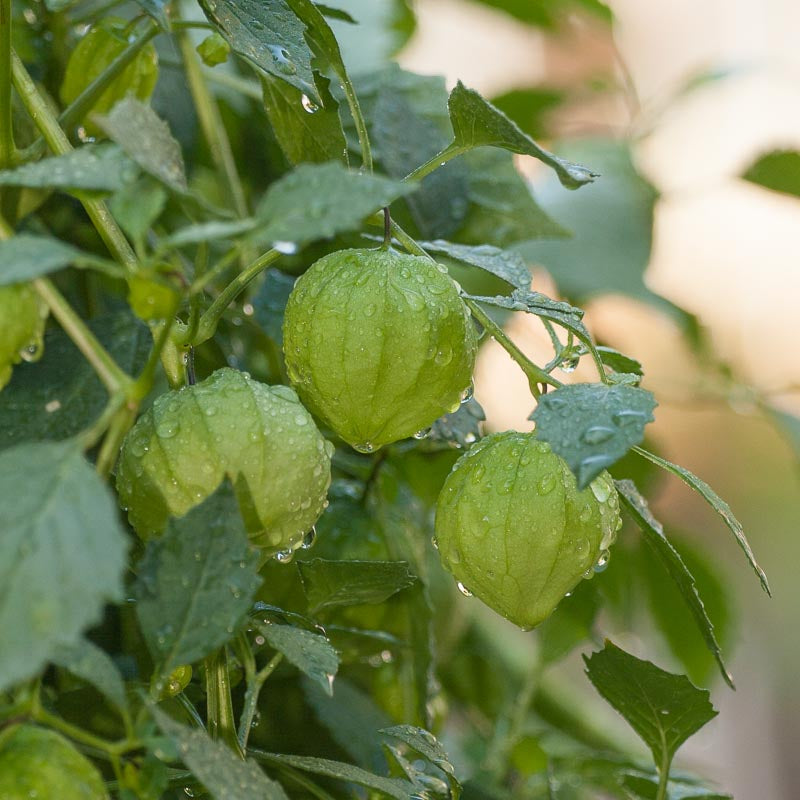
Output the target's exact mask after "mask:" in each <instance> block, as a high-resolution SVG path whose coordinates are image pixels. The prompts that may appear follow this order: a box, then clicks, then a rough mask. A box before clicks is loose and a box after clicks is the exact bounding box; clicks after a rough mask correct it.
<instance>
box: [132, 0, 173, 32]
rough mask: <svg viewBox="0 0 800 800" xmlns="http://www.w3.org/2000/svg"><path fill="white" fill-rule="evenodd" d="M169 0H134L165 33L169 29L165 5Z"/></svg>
mask: <svg viewBox="0 0 800 800" xmlns="http://www.w3.org/2000/svg"><path fill="white" fill-rule="evenodd" d="M168 2H169V0H136V3H137V4H138V5H140V6H141V7H142V8H143V9H144V10H145V11H146V12H147V13H148V14H149V15H150V16H151V17H152V18H153V19H154V20H155V21H156V22H157V23H158V24H159V25H160V26H161V27H162V28H163V29H164V30H165V31H168V30H169V29H170V24H169V17H168V16H167V9H166V6H167V3H168Z"/></svg>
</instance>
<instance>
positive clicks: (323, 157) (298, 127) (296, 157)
mask: <svg viewBox="0 0 800 800" xmlns="http://www.w3.org/2000/svg"><path fill="white" fill-rule="evenodd" d="M318 83H320V85H321V86H322V85H324V81H323V79H322V78H319V79H318ZM261 87H262V89H263V93H264V108H265V110H266V112H267V116H268V117H269V121H270V124H271V125H272V130H273V131H274V133H275V138H276V139H277V140H278V144H280V146H281V149H282V150H283V152H284V154H285V155H286V158H287V159H288V160H289V162H290V163H292V164H301V163H303V162H306V161H311V162H314V163H322V162H325V161H335V160H341V159H342V158H343V156H344V155H345V153H346V150H347V142H346V141H345V138H344V132H343V131H342V122H341V120H340V118H339V107H338V103H337V102H336V100H334V98H333V97H332V96H331V95H330V93H329V92H327V91H326V92H321V93H322V94H324V95H325V97H324V105H318V104H317V103H312V102H311V101H310V100H309V99H308V97H307V96H304V94H303V92H301V91H300V90H299V89H297V88H296V87H294V86H292V85H290V84H288V83H286V82H285V81H281V80H278V79H277V78H274V77H272V76H271V75H263V76H262V77H261Z"/></svg>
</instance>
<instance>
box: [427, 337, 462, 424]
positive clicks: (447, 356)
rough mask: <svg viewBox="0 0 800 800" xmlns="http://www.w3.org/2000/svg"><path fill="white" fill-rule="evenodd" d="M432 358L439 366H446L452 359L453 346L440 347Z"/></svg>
mask: <svg viewBox="0 0 800 800" xmlns="http://www.w3.org/2000/svg"><path fill="white" fill-rule="evenodd" d="M433 360H434V362H435V363H436V364H438V365H439V366H440V367H444V366H447V364H449V363H450V362H451V361H452V360H453V348H452V347H450V346H449V345H446V346H445V347H442V348H441V349H440V350H437V351H436V355H435V356H434V357H433ZM457 407H458V406H456V408H457Z"/></svg>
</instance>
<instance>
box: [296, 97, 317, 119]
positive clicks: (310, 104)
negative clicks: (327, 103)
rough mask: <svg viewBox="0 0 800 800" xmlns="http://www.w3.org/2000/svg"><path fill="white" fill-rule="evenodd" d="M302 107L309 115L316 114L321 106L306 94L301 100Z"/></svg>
mask: <svg viewBox="0 0 800 800" xmlns="http://www.w3.org/2000/svg"><path fill="white" fill-rule="evenodd" d="M300 105H302V106H303V108H304V109H305V110H306V111H307V112H308V113H309V114H316V112H317V111H319V106H318V105H317V104H316V103H315V102H314V101H313V100H312V99H311V98H310V97H309V96H308V95H307V94H305V93H303V96H302V97H301V98H300Z"/></svg>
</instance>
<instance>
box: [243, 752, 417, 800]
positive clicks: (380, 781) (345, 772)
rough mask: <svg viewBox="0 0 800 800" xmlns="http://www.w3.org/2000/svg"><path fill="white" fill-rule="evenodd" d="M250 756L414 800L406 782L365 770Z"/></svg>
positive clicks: (280, 756)
mask: <svg viewBox="0 0 800 800" xmlns="http://www.w3.org/2000/svg"><path fill="white" fill-rule="evenodd" d="M252 753H253V756H254V757H255V758H257V759H259V760H261V761H266V762H267V763H269V764H276V765H279V766H280V765H281V764H283V765H285V766H287V767H293V768H294V769H299V770H302V771H303V772H311V773H313V774H314V775H324V776H325V777H327V778H335V779H336V780H341V781H347V782H348V783H354V784H355V785H356V786H363V787H365V788H366V789H374V790H375V791H376V792H380V793H381V794H383V795H386V796H387V797H393V798H395V800H409V799H410V798H411V797H413V794H412V792H413V788H414V787H413V786H412V784H410V783H409V782H408V781H404V780H402V779H400V778H384V777H381V776H380V775H375V774H373V773H372V772H367V770H365V769H361V768H360V767H355V766H353V765H352V764H345V763H343V762H342V761H331V760H330V759H327V758H314V757H312V756H292V755H285V754H283V753H264V752H262V751H261V750H255V751H252Z"/></svg>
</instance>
